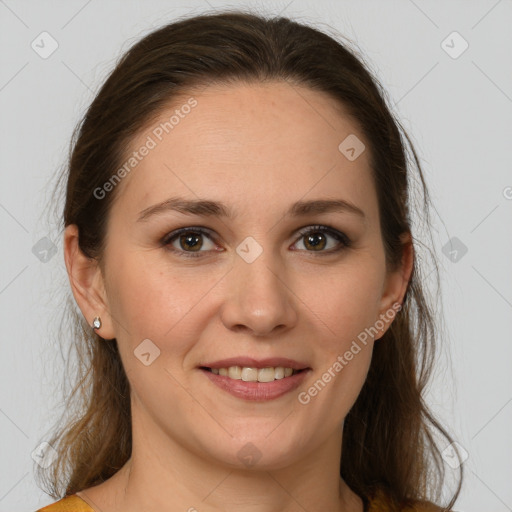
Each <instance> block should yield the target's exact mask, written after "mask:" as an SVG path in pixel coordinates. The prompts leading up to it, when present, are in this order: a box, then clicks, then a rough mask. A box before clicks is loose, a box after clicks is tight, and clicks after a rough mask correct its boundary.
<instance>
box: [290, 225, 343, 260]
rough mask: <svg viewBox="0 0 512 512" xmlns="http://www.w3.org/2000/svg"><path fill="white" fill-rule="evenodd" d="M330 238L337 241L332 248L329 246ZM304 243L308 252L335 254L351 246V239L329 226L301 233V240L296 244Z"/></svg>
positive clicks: (315, 227)
mask: <svg viewBox="0 0 512 512" xmlns="http://www.w3.org/2000/svg"><path fill="white" fill-rule="evenodd" d="M329 238H332V239H334V240H335V242H337V243H334V244H332V243H331V246H330V247H328V248H327V250H324V249H326V247H327V246H328V245H329ZM300 241H302V242H303V245H304V247H305V250H306V251H308V252H318V253H327V254H330V253H333V252H338V251H341V250H342V249H344V248H346V247H349V246H350V239H349V238H348V237H347V236H346V235H345V234H344V233H341V232H339V231H337V230H336V229H333V228H329V227H328V226H313V227H311V228H308V229H306V230H303V231H301V232H300V238H299V240H298V241H297V242H296V243H299V242H300Z"/></svg>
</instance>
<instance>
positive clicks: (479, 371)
mask: <svg viewBox="0 0 512 512" xmlns="http://www.w3.org/2000/svg"><path fill="white" fill-rule="evenodd" d="M241 5H245V6H247V5H250V6H251V7H253V8H257V9H259V10H260V12H265V13H273V14H278V13H282V14H284V15H288V16H292V17H295V18H297V19H298V20H299V21H304V22H308V23H313V24H316V25H317V26H318V27H319V28H320V29H322V28H326V26H324V25H323V24H328V25H330V26H332V27H333V28H334V29H335V30H337V31H339V32H341V33H342V34H344V35H346V36H347V37H349V38H350V39H352V40H354V41H355V42H356V43H357V44H358V45H359V48H360V49H361V51H363V52H364V55H365V56H366V60H367V62H368V63H369V65H370V66H371V68H372V69H373V71H375V72H376V73H377V74H378V76H379V77H380V79H381V82H382V84H383V85H384V87H385V88H386V90H387V91H388V93H389V96H390V98H391V101H392V103H393V104H394V106H395V111H396V112H397V114H398V115H399V117H400V119H401V120H402V122H403V124H404V127H405V129H406V130H407V131H408V133H409V134H410V135H411V137H412V139H413V142H414V143H415V146H416V149H417V150H418V152H419V155H420V157H421V159H422V164H423V168H424V171H425V173H426V177H427V180H428V185H429V187H430V190H431V193H432V196H433V200H434V203H435V206H436V210H437V214H436V215H434V217H433V221H434V235H435V247H434V249H435V251H436V253H437V254H438V257H439V259H440V262H441V275H442V297H443V302H442V306H441V305H440V308H442V310H443V311H444V315H445V331H446V337H447V339H448V340H449V343H448V344H447V345H445V346H444V349H443V350H442V352H441V354H440V362H439V365H438V369H437V372H436V374H435V378H434V379H433V381H432V386H431V388H430V389H429V393H428V395H427V399H428V403H429V404H430V406H431V407H432V408H433V410H434V411H435V412H436V413H437V414H438V415H439V417H440V419H441V421H442V422H443V423H444V424H445V425H447V426H448V427H449V429H450V430H451V432H452V433H453V434H454V437H455V439H456V440H457V441H458V443H460V445H461V446H462V447H463V448H464V450H466V451H467V453H468V459H467V460H466V461H465V462H464V467H465V472H466V482H465V485H464V488H463V492H462V495H461V497H460V498H459V501H458V502H457V505H456V507H455V509H456V510H459V511H465V512H470V511H475V512H476V511H482V510H485V511H494V512H504V511H511V510H512V487H511V485H510V482H511V481H512V437H511V436H510V432H511V428H510V427H511V425H512V403H511V402H512V372H511V371H510V370H511V362H512V357H511V356H512V348H511V337H510V332H511V331H512V314H511V313H512V289H511V286H510V285H511V284H512V266H511V262H512V259H511V255H512V236H511V231H512V230H511V227H512V223H511V220H512V172H511V170H512V167H511V161H512V157H511V154H510V150H511V146H512V123H511V121H512V117H511V113H512V58H511V57H512V55H511V53H512V52H511V48H512V30H511V28H510V27H511V25H512V2H511V1H510V0H501V1H496V0H485V1H484V0H482V1H478V2H476V1H459V2H456V1H449V2H446V1H429V2H427V1H420V0H414V1H413V0H399V1H390V0H386V1H382V0H380V1H366V2H361V1H359V2H356V1H337V2H334V1H332V2H329V1H326V0H315V1H314V2H308V1H303V0H293V1H291V2H290V1H289V0H285V1H278V0H275V1H273V2H239V3H223V2H222V1H215V0H210V1H208V2H207V1H196V2H187V4H185V2H176V1H146V2H142V1H139V2H134V1H124V2H122V1H113V0H108V1H102V2H100V1H98V0H92V1H91V0H90V1H60V2H56V1H53V2H51V1H45V2H37V1H31V2H29V1H15V0H0V38H1V55H2V66H1V67H0V108H1V112H2V115H1V119H0V127H1V128H0V129H1V132H0V134H1V138H0V140H1V151H0V170H1V171H0V172H1V174H0V179H1V183H0V226H1V235H2V244H1V248H0V253H1V265H0V314H1V323H0V330H1V347H2V355H3V357H1V358H0V376H1V377H0V378H1V386H0V389H1V396H0V443H1V454H2V456H1V463H0V511H10V512H18V511H29V512H30V511H34V510H36V509H37V508H38V507H40V506H43V505H46V504H48V503H50V502H52V501H53V500H52V499H50V498H49V497H48V496H47V495H45V494H44V493H43V492H42V491H41V490H40V489H38V487H37V486H36V484H35V482H34V480H33V466H34V464H35V462H34V460H33V459H32V458H31V454H32V452H33V451H34V450H35V449H36V447H37V446H38V445H39V444H40V443H41V442H42V441H44V439H45V437H44V436H45V434H46V433H47V431H48V429H49V428H50V427H51V426H52V425H53V421H54V419H55V417H56V415H57V414H59V412H60V410H61V407H60V399H61V393H65V394H66V393H67V392H68V390H66V389H65V388H64V389H62V386H61V382H62V378H63V369H64V359H63V357H65V356H66V354H65V353H64V354H61V351H60V347H59V343H58V341H57V339H56V336H57V334H56V327H58V326H56V325H55V324H56V323H58V322H59V319H60V308H62V303H63V301H62V296H63V291H62V290H66V288H67V280H66V279H67V278H66V276H65V269H64V264H63V258H62V243H61V240H60V237H59V233H58V231H57V230H56V229H55V226H54V225H52V223H51V217H50V221H48V220H47V219H48V217H47V216H46V212H45V208H46V207H47V205H48V201H49V199H50V194H51V192H52V184H53V179H54V176H55V173H56V172H57V170H58V169H60V168H61V166H62V165H63V164H64V163H65V159H66V153H67V148H68V143H69V138H70V136H71V133H72V130H73V128H74V126H75V124H76V123H77V122H78V120H79V118H80V116H81V114H82V113H83V111H84V109H85V108H86V107H87V105H88V103H89V102H90V101H91V99H92V98H93V95H94V92H95V91H97V89H98V87H99V85H100V84H101V82H102V81H103V80H104V78H105V77H106V76H107V74H108V72H109V71H110V70H111V69H112V66H113V64H114V62H115V60H116V59H117V58H118V57H119V55H120V54H121V53H122V52H123V51H125V50H126V49H127V48H128V47H129V46H130V45H131V44H132V43H133V42H135V41H136V40H138V39H139V38H140V37H141V36H143V35H144V34H146V33H147V32H149V31H150V30H152V29H153V28H155V27H156V26H159V25H161V24H163V23H165V22H169V21H171V20H172V19H173V18H174V17H176V16H179V15H183V14H186V13H196V14H198V13H200V12H203V11H206V10H208V11H211V10H212V9H220V8H222V7H225V6H241ZM43 31H47V32H48V33H49V34H51V37H52V38H53V39H54V40H55V41H56V42H57V44H58V48H57V50H56V51H55V52H54V53H53V54H52V55H50V56H48V57H47V58H42V57H41V56H40V55H39V54H38V53H36V51H34V49H33V48H32V47H31V43H32V42H33V41H35V43H34V44H39V46H40V47H41V46H43V43H41V42H40V41H41V37H43V36H39V35H40V34H41V32H43ZM453 31H457V32H458V33H459V34H460V35H461V36H462V38H463V39H464V40H465V41H467V43H468V44H469V47H468V48H467V50H466V51H464V52H463V53H462V54H460V55H458V54H459V53H460V51H461V50H462V49H463V44H464V41H463V40H462V39H457V36H453V35H452V36H450V34H452V32H453ZM448 36H450V37H448ZM44 37H47V36H44ZM447 37H448V39H447ZM445 40H446V42H445V43H444V44H443V43H442V42H443V41H445ZM38 41H39V43H38ZM447 46H449V47H451V48H449V47H447ZM44 48H45V49H46V50H48V49H49V48H51V47H50V40H49V39H46V40H45V43H44ZM46 50H45V51H46ZM445 50H448V51H449V52H451V53H452V56H450V55H449V54H448V53H447V51H445ZM39 51H40V52H41V51H43V49H42V48H40V49H39ZM454 56H456V58H454ZM453 237H456V238H457V239H458V240H459V241H460V242H458V241H454V240H453ZM41 239H43V241H41ZM450 240H451V242H449V241H450ZM446 244H448V246H447V245H446ZM450 244H451V245H450ZM457 244H459V245H457ZM461 244H463V245H461ZM34 247H35V248H34ZM52 247H55V254H54V253H52V251H51V248H52ZM443 247H445V249H444V250H443ZM464 247H465V248H466V249H467V252H466V253H465V254H464V253H463V252H464V251H461V250H460V249H461V248H462V249H463V248H464ZM48 248H50V251H49V252H45V250H46V251H47V250H48ZM453 249H455V250H456V251H457V253H454V252H453ZM449 250H452V254H451V255H450V253H449ZM64 345H66V341H65V340H64ZM446 464H447V466H446V467H447V471H448V474H450V472H451V473H452V474H454V470H452V469H451V468H450V466H449V464H448V463H446Z"/></svg>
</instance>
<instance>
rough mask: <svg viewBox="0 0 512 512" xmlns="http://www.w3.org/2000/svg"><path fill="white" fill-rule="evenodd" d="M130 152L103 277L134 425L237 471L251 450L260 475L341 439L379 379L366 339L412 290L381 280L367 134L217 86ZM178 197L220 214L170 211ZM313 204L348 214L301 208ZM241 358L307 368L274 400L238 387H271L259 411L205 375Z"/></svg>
mask: <svg viewBox="0 0 512 512" xmlns="http://www.w3.org/2000/svg"><path fill="white" fill-rule="evenodd" d="M191 97H193V99H194V100H195V102H197V103H194V101H193V100H190V98H191ZM187 102H188V103H187ZM186 104H188V105H190V106H191V108H186V107H183V105H186ZM176 109H177V110H178V111H179V112H180V115H177V116H176V118H175V119H174V120H173V124H172V128H169V124H168V125H167V131H168V133H166V130H165V129H162V126H164V124H163V123H165V122H169V118H170V117H171V115H173V114H174V113H175V110H176ZM176 119H179V121H178V122H176ZM158 127H160V129H158ZM350 135H352V136H353V135H355V136H356V137H357V138H358V139H359V141H361V142H363V143H364V144H365V146H366V148H367V149H366V150H364V151H363V152H362V153H361V154H360V155H359V156H358V157H357V158H356V159H353V158H352V159H349V158H347V156H346V155H347V153H346V152H345V153H344V152H342V151H340V149H339V148H338V146H339V145H340V143H341V142H342V141H344V139H346V137H348V136H350ZM148 137H149V138H148ZM150 139H151V141H152V142H151V141H150ZM144 145H146V147H150V149H149V150H148V151H144V150H142V151H139V150H140V148H141V147H142V146H144ZM356 150H357V148H356ZM132 151H138V153H139V157H140V160H137V164H136V166H134V167H133V169H132V170H131V171H130V172H129V173H127V175H126V176H125V177H124V178H123V179H122V181H121V183H119V184H118V185H117V187H118V189H117V190H116V201H115V202H114V203H113V206H112V210H111V215H110V217H109V222H108V230H107V244H106V249H105V253H104V268H103V273H102V279H104V281H103V285H104V301H105V305H106V306H105V307H106V310H105V312H104V313H103V315H104V319H105V321H104V328H105V331H104V332H106V333H107V334H108V333H109V332H111V334H112V337H115V338H116V339H117V342H118V345H119V349H120V353H121V357H122V361H123V365H124V367H125V369H126V372H127V375H128V378H129V381H130V385H131V392H132V414H133V417H134V426H135V425H138V426H139V427H140V428H144V431H145V432H149V431H156V430H158V431H159V432H160V433H163V434H164V438H166V439H168V440H169V441H170V443H171V444H172V443H177V444H179V445H180V446H182V447H184V448H185V449H188V450H190V451H191V452H193V453H195V454H198V455H199V456H201V457H202V458H204V459H211V460H215V461H222V462H223V463H225V464H228V465H235V466H241V465H243V464H246V462H245V461H244V459H243V457H242V456H241V455H243V454H244V453H247V452H251V451H252V452H253V453H249V455H254V454H258V455H257V457H258V458H259V464H261V465H262V466H263V467H266V468H278V467H284V466H285V465H287V464H291V463H293V462H294V461H297V460H298V458H299V457H303V456H305V454H308V453H314V452H315V450H317V449H318V448H319V446H320V445H322V444H324V443H326V442H327V441H329V440H332V439H336V440H339V439H340V437H339V435H340V433H341V429H342V424H343V419H344V417H345V416H346V414H347V413H348V411H349V409H350V408H351V406H352V405H353V403H354V402H355V400H356V398H357V396H358V394H359V392H360V390H361V387H362V385H363V383H364V381H365V378H366V374H367V371H368V368H369V364H370V360H371V354H372V348H373V342H374V340H373V339H372V337H371V335H370V336H368V332H371V333H374V332H375V330H374V331H371V329H370V328H372V326H375V325H376V322H377V321H378V320H379V319H381V320H382V315H383V314H385V313H386V312H388V311H389V310H390V308H392V305H393V304H394V303H396V300H397V299H400V297H399V295H400V293H399V292H400V290H401V289H402V281H401V280H400V279H399V277H398V275H397V274H391V273H388V272H387V269H386V264H385V255H384V248H383V243H382V238H381V232H380V226H379V212H378V205H377V196H376V192H375V188H374V184H373V181H372V176H371V171H370V167H369V151H368V144H367V142H366V141H365V139H364V137H363V135H362V133H361V132H360V130H359V129H358V126H357V125H356V123H355V122H354V121H353V120H352V119H351V118H349V117H348V116H347V115H346V113H345V112H344V111H343V109H342V108H341V107H340V106H339V105H338V104H337V103H335V102H334V100H332V99H331V98H330V97H328V96H326V95H323V94H321V93H319V92H315V91H312V90H309V89H307V88H303V87H297V86H294V87H291V86H290V85H288V84H287V83H279V82H275V83H269V84H258V85H242V84H240V85H230V86H210V87H208V88H207V89H205V90H203V91H200V92H197V93H193V94H192V93H191V94H190V96H184V97H183V98H180V100H176V101H174V102H173V104H172V106H169V108H168V109H165V111H162V112H161V115H160V117H159V118H158V119H157V120H156V121H154V122H153V123H152V124H151V126H149V127H148V128H147V129H145V130H144V131H143V132H141V133H140V134H139V135H138V136H137V137H136V138H135V139H134V140H133V141H132V145H131V148H130V153H131V152H132ZM142 153H146V154H145V155H144V156H142ZM348 154H349V155H350V153H348ZM177 198H180V199H181V200H182V201H198V200H202V201H209V202H212V203H216V205H213V207H212V205H210V207H208V208H204V207H203V208H202V209H201V208H196V209H195V211H189V210H190V209H187V208H184V207H182V208H179V209H178V210H176V209H173V207H172V206H173V203H172V202H170V201H169V200H170V199H177ZM312 201H338V202H339V203H338V204H339V205H341V206H338V207H337V208H325V204H324V208H322V207H321V206H322V203H317V208H315V207H312V208H310V209H308V208H306V207H304V204H302V206H303V208H299V207H297V206H295V208H293V206H294V205H296V203H297V202H301V203H308V202H312ZM184 204H185V203H181V205H182V206H183V205H184ZM219 205H222V206H223V207H224V208H225V210H226V213H228V214H229V215H221V214H218V213H219V212H218V211H217V210H220V208H219V207H218V206H219ZM319 205H320V207H319ZM178 230H181V231H180V232H178ZM387 318H389V317H387ZM102 319H103V318H102ZM378 324H380V326H381V325H382V321H381V322H379V323H378ZM369 329H370V331H369ZM363 333H366V336H365V335H364V334H363ZM382 333H383V331H381V332H380V333H379V334H378V335H377V336H376V337H377V338H378V337H380V336H382ZM100 334H102V335H103V336H105V334H103V333H102V332H101V331H100ZM105 337H106V336H105ZM363 339H365V341H364V342H363ZM349 353H351V354H352V356H350V355H349ZM239 357H240V358H241V357H249V358H253V359H255V360H258V361H261V360H262V359H265V358H287V359H290V360H293V361H295V362H296V364H297V365H298V366H299V368H306V370H304V371H302V372H300V375H298V376H297V377H294V376H292V377H285V378H284V379H278V380H277V381H276V383H277V384H278V385H279V386H281V388H279V389H282V388H283V384H282V383H283V382H284V381H285V380H286V379H295V381H294V382H297V383H298V385H296V384H294V385H296V386H297V387H295V388H294V389H291V390H288V391H286V392H284V393H282V394H280V395H279V396H271V393H273V392H274V391H275V390H276V389H277V385H276V383H274V384H271V383H260V384H254V383H250V384H248V385H245V384H242V385H241V386H240V387H241V388H244V386H246V387H248V386H251V388H252V389H254V388H256V387H259V388H260V390H261V389H264V386H269V387H268V388H267V389H268V390H272V391H269V396H270V397H269V398H268V399H264V398H263V397H261V395H255V394H254V393H257V392H255V391H251V390H248V391H246V392H247V393H248V394H247V395H246V396H245V397H242V396H241V395H235V394H232V392H229V391H227V390H226V389H224V388H222V387H220V386H219V385H217V384H216V383H215V382H217V381H219V382H220V381H221V380H222V382H224V383H226V382H227V380H228V379H229V377H222V375H220V376H218V377H216V376H215V375H214V374H213V373H211V372H207V370H203V369H201V368H200V367H202V366H206V365H207V363H214V362H217V361H221V360H223V359H228V358H239ZM337 362H338V364H336V363H337ZM289 365H292V363H289ZM212 366H213V364H212ZM233 366H236V365H233ZM264 366H267V365H264ZM283 366H288V364H286V363H283ZM245 375H246V376H249V377H246V378H251V377H250V376H251V375H253V373H251V371H248V370H246V374H245ZM220 377H222V379H221V378H220ZM212 379H213V380H212ZM214 381H215V382H214ZM241 382H242V381H240V380H231V382H228V384H227V385H228V386H234V384H233V383H235V384H240V383H241ZM315 383H316V387H315ZM284 387H286V386H284ZM315 390H316V391H315ZM251 393H252V394H251ZM276 393H277V392H276ZM248 443H252V444H248ZM244 450H245V451H244Z"/></svg>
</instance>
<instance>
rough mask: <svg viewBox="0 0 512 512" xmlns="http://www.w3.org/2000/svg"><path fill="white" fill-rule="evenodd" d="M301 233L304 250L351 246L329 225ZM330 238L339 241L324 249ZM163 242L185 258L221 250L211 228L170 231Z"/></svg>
mask: <svg viewBox="0 0 512 512" xmlns="http://www.w3.org/2000/svg"><path fill="white" fill-rule="evenodd" d="M299 235H300V238H299V240H298V241H297V242H295V244H298V243H299V242H301V241H302V242H303V245H304V247H305V249H304V250H306V251H307V252H315V253H327V254H332V253H336V252H339V251H341V250H343V249H345V248H347V247H350V245H351V241H350V239H349V238H348V237H347V235H345V234H344V233H342V232H340V231H338V230H336V229H334V228H330V227H328V226H311V227H308V228H306V229H303V230H301V231H300V232H299ZM204 238H206V239H207V240H209V243H210V246H209V247H208V243H207V244H206V246H205V244H204ZM329 238H331V239H334V240H335V241H336V242H337V243H335V244H333V245H334V247H332V246H331V247H330V248H329V249H328V250H324V249H325V248H326V247H327V246H328V245H329V243H328V242H329V240H328V239H329ZM304 242H305V243H304ZM161 244H162V245H163V246H164V247H166V248H167V249H168V250H170V251H172V252H174V253H176V254H178V255H179V256H182V257H184V258H197V257H201V256H202V254H201V253H205V252H210V251H212V250H213V251H219V249H218V247H217V246H216V244H215V243H214V242H213V240H212V234H211V232H210V231H209V230H206V229H204V228H201V227H193V226H191V227H186V228H181V229H178V230H176V231H173V232H171V233H168V234H167V235H165V236H164V238H163V239H162V240H161ZM295 244H294V245H295ZM201 249H205V250H201ZM294 250H297V249H294Z"/></svg>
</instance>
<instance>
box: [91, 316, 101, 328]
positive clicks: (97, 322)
mask: <svg viewBox="0 0 512 512" xmlns="http://www.w3.org/2000/svg"><path fill="white" fill-rule="evenodd" d="M100 327H101V318H100V317H99V316H97V317H95V318H94V320H93V322H92V328H93V329H95V330H96V329H99V328H100Z"/></svg>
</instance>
